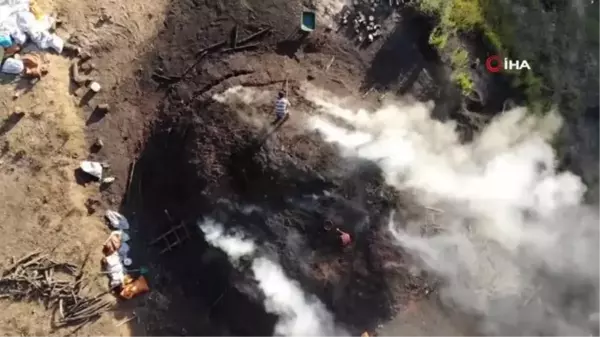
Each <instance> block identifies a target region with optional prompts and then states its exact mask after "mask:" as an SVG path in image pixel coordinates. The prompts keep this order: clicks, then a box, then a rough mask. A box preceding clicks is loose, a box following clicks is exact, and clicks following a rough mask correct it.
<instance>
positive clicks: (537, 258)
mask: <svg viewBox="0 0 600 337" xmlns="http://www.w3.org/2000/svg"><path fill="white" fill-rule="evenodd" d="M308 97H309V98H310V99H311V100H312V101H313V102H314V103H315V104H316V105H317V107H318V109H319V110H320V114H313V117H311V118H310V119H309V120H308V121H307V124H308V125H307V127H308V128H309V129H310V130H316V131H318V132H319V133H320V134H321V135H322V136H323V137H324V138H325V140H326V141H328V142H331V143H336V144H338V145H339V147H340V150H341V152H342V154H343V155H345V156H347V157H354V158H362V159H366V160H372V161H375V162H377V163H378V164H379V165H380V167H381V168H382V170H383V172H384V173H385V175H386V178H387V182H388V183H389V184H390V185H392V186H395V187H396V188H397V189H398V190H400V191H406V192H410V193H411V194H413V195H416V196H417V198H418V200H417V201H418V202H420V203H421V204H422V205H423V206H425V207H430V208H431V207H434V208H436V209H440V210H441V211H442V213H441V214H440V215H438V216H437V218H436V220H435V226H436V227H439V228H440V229H441V232H440V233H439V234H437V235H433V236H422V235H421V234H420V231H419V230H418V229H420V228H421V227H422V226H424V225H428V224H427V220H425V219H423V221H422V222H417V223H413V221H414V220H411V222H409V220H407V219H403V218H402V216H401V214H402V212H396V213H394V214H392V215H391V216H390V224H389V229H390V231H391V233H392V234H393V237H394V238H395V239H396V240H397V242H398V244H399V245H400V246H401V247H403V248H404V249H405V250H407V251H408V252H410V253H412V254H414V255H416V256H418V257H419V258H420V260H421V261H422V262H423V264H424V265H425V266H426V267H428V268H429V269H430V270H431V271H433V272H434V273H435V274H437V275H439V276H440V277H441V278H443V280H444V281H445V282H444V286H443V288H442V289H441V291H440V292H441V296H442V298H443V299H444V300H445V301H446V303H448V304H451V305H454V306H457V305H458V306H460V307H461V308H462V309H463V310H465V311H467V312H469V313H471V314H474V315H477V316H481V317H483V318H485V319H483V320H481V321H482V322H484V323H482V326H481V329H482V331H481V333H487V334H525V335H534V334H559V335H589V334H597V333H598V331H597V326H598V321H597V317H598V314H597V312H598V296H599V294H598V272H599V267H598V266H599V257H598V247H599V239H598V208H597V205H596V206H593V207H592V206H589V205H583V204H582V196H583V194H584V193H585V191H586V187H585V185H584V184H583V183H582V181H581V179H579V177H577V176H575V175H573V174H571V173H569V172H557V170H556V169H555V167H556V158H555V153H554V151H553V149H552V147H551V146H550V145H549V142H550V141H551V139H552V136H553V135H554V134H555V132H557V130H558V129H559V128H560V126H561V119H560V118H559V116H558V115H557V114H554V113H550V114H547V115H546V116H545V117H543V118H541V117H533V116H531V115H528V114H527V112H526V111H525V110H524V109H515V110H512V111H508V112H505V113H504V114H503V115H501V116H499V117H497V118H496V119H495V120H494V121H492V122H491V124H489V125H488V126H487V127H486V129H485V130H483V131H482V133H481V134H480V135H479V136H478V137H477V138H476V139H475V140H474V141H473V142H471V143H469V144H461V143H460V141H459V137H458V135H457V134H456V132H455V124H454V123H453V122H447V123H441V122H439V121H435V120H432V119H431V118H430V107H428V106H426V105H423V104H419V103H398V102H394V103H388V104H386V105H385V106H384V107H383V108H381V109H380V110H378V111H374V112H368V111H358V112H355V111H350V110H347V109H344V108H342V107H341V106H340V105H339V104H337V103H336V99H335V98H332V97H331V95H330V94H327V93H324V92H322V91H316V90H312V91H309V92H308ZM424 218H425V217H424ZM415 228H416V229H417V230H412V229H415Z"/></svg>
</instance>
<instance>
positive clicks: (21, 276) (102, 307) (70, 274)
mask: <svg viewBox="0 0 600 337" xmlns="http://www.w3.org/2000/svg"><path fill="white" fill-rule="evenodd" d="M82 269H83V266H82V267H81V268H78V267H77V266H75V265H73V264H71V263H64V262H63V263H59V262H55V261H53V260H51V259H50V258H49V257H48V255H42V254H41V252H34V253H31V254H28V255H26V256H24V257H22V258H21V259H19V260H17V261H15V262H13V263H12V264H11V265H10V266H9V267H8V268H6V269H4V271H2V274H0V275H1V277H0V298H10V299H13V300H39V301H41V302H43V303H44V304H45V305H46V308H47V309H58V311H59V313H60V317H59V319H58V324H57V325H58V326H59V327H64V326H79V327H81V326H83V325H84V324H87V323H90V322H93V321H95V320H97V319H98V318H100V316H101V315H102V314H103V313H104V312H106V311H107V310H108V309H109V308H110V307H111V305H112V304H111V302H108V301H106V300H105V299H103V297H104V295H106V294H107V293H106V292H105V293H101V294H98V295H96V296H89V295H86V294H83V291H82V290H83V289H84V288H85V287H86V286H87V280H86V279H84V278H83V272H82Z"/></svg>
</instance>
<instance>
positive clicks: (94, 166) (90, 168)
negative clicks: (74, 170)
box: [79, 160, 102, 179]
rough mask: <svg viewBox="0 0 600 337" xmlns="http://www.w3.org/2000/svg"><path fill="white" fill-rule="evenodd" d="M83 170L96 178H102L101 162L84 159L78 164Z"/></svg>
mask: <svg viewBox="0 0 600 337" xmlns="http://www.w3.org/2000/svg"><path fill="white" fill-rule="evenodd" d="M79 167H81V169H82V170H83V172H85V173H87V174H89V175H91V176H92V177H95V178H97V179H102V164H100V163H98V162H95V161H87V160H84V161H82V162H81V165H79Z"/></svg>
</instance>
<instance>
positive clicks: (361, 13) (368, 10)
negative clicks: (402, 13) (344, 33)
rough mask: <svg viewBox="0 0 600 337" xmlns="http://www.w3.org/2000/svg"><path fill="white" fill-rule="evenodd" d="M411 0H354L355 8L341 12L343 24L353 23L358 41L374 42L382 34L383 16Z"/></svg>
mask: <svg viewBox="0 0 600 337" xmlns="http://www.w3.org/2000/svg"><path fill="white" fill-rule="evenodd" d="M409 1H410V0H354V1H353V2H352V4H353V8H352V9H350V8H346V10H344V11H342V13H341V22H340V24H341V25H342V26H348V25H349V24H350V23H351V24H352V28H353V32H354V34H355V35H356V39H357V41H358V43H361V44H362V43H372V42H373V41H375V39H377V38H378V37H380V36H381V35H382V33H383V32H382V30H381V18H382V17H387V14H389V13H390V11H391V10H392V9H393V8H395V7H400V6H401V5H404V4H407V3H408V2H409Z"/></svg>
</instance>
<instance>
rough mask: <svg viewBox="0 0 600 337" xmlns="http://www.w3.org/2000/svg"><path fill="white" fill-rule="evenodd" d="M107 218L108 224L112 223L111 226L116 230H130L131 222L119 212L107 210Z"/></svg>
mask: <svg viewBox="0 0 600 337" xmlns="http://www.w3.org/2000/svg"><path fill="white" fill-rule="evenodd" d="M106 218H107V219H108V222H110V225H111V226H112V227H113V228H115V229H121V230H123V229H124V230H127V229H129V221H127V218H125V217H124V216H123V215H121V214H120V213H118V212H115V211H111V210H107V211H106Z"/></svg>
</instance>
